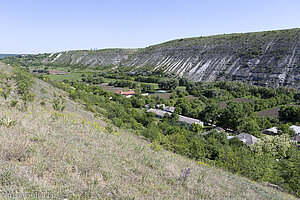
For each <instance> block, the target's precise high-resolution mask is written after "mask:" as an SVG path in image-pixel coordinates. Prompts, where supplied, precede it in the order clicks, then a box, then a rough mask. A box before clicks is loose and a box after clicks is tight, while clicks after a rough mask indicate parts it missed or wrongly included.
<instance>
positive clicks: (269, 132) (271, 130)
mask: <svg viewBox="0 0 300 200" xmlns="http://www.w3.org/2000/svg"><path fill="white" fill-rule="evenodd" d="M262 133H264V134H266V135H277V134H278V129H277V127H272V128H269V129H265V130H263V131H262Z"/></svg>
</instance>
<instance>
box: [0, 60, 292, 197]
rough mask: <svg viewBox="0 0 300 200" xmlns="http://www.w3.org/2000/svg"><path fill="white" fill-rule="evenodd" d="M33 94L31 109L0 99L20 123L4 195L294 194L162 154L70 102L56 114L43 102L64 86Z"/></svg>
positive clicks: (3, 136)
mask: <svg viewBox="0 0 300 200" xmlns="http://www.w3.org/2000/svg"><path fill="white" fill-rule="evenodd" d="M0 67H1V64H0ZM2 67H3V66H2ZM41 88H44V89H46V90H47V93H42V92H41V91H40V89H41ZM35 91H36V92H37V97H36V100H35V102H34V103H33V106H31V107H30V108H29V110H28V111H27V112H21V111H19V110H18V109H16V108H8V107H7V106H4V103H5V102H4V101H3V99H1V106H0V110H1V112H0V118H2V117H4V116H6V117H11V118H12V119H14V120H16V124H15V125H13V126H11V127H5V126H0V166H1V167H0V175H1V182H0V183H1V185H0V187H1V190H2V192H3V191H9V190H15V191H19V192H21V191H23V192H33V191H38V192H42V191H50V192H54V193H57V196H58V197H59V199H62V197H67V198H68V199H79V198H81V199H88V198H91V199H97V198H99V199H104V198H106V199H107V198H108V199H109V198H116V199H120V198H122V199H125V198H127V199H133V198H136V199H293V197H291V196H288V195H287V194H285V193H281V192H278V191H276V190H274V189H272V188H268V187H265V186H262V185H260V184H258V183H254V182H251V181H249V180H248V179H246V178H243V177H239V176H237V175H233V174H231V173H228V172H224V171H222V170H219V169H216V168H214V167H213V166H206V165H203V164H197V163H196V162H195V161H192V160H189V159H187V158H184V157H182V156H179V155H175V154H172V153H170V152H168V151H164V150H162V151H159V152H156V151H154V150H152V149H151V145H150V144H149V143H148V142H146V141H144V140H142V139H141V138H139V137H137V136H136V135H134V134H132V133H130V132H128V131H124V130H117V131H116V133H108V132H107V131H106V129H105V128H104V127H105V126H106V125H105V122H103V121H102V120H101V119H99V118H94V117H93V115H92V114H91V113H88V112H86V111H84V110H82V108H81V107H80V105H78V104H76V103H74V102H72V101H70V100H67V103H66V104H67V106H68V107H67V110H66V111H65V112H64V113H61V114H60V113H57V114H55V112H54V111H53V109H52V108H51V105H49V103H48V104H47V105H48V106H46V107H45V108H43V107H40V106H38V103H39V102H40V101H41V99H43V100H45V101H47V102H51V96H52V95H51V94H52V92H53V91H56V92H61V91H59V90H58V89H56V88H53V87H52V86H49V85H48V84H46V83H44V82H42V81H39V80H37V82H36V85H35ZM61 93H62V94H63V92H61ZM83 119H84V120H83ZM188 167H190V168H191V175H190V177H189V178H188V181H187V184H186V185H182V181H181V177H182V172H181V170H183V169H186V168H188Z"/></svg>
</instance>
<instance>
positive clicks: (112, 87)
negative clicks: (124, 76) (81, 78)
mask: <svg viewBox="0 0 300 200" xmlns="http://www.w3.org/2000/svg"><path fill="white" fill-rule="evenodd" d="M97 86H100V87H101V88H102V89H103V90H106V91H110V92H115V91H118V90H122V91H126V90H130V88H128V87H114V86H109V85H108V83H102V84H99V85H97Z"/></svg>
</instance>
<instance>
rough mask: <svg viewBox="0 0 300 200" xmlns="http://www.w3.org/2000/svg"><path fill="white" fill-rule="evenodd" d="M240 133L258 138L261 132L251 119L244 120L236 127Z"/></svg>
mask: <svg viewBox="0 0 300 200" xmlns="http://www.w3.org/2000/svg"><path fill="white" fill-rule="evenodd" d="M238 129H240V130H241V131H242V132H245V133H248V134H251V135H254V136H255V137H260V136H261V132H260V128H259V126H258V124H257V123H256V121H255V120H253V119H250V118H248V119H246V120H245V121H244V122H243V123H242V124H241V125H240V126H238Z"/></svg>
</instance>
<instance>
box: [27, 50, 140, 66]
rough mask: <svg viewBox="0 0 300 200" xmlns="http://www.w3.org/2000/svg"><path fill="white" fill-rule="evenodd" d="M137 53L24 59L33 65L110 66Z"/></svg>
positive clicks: (65, 54)
mask: <svg viewBox="0 0 300 200" xmlns="http://www.w3.org/2000/svg"><path fill="white" fill-rule="evenodd" d="M134 52H136V50H135V49H103V50H78V51H64V52H59V53H51V54H50V53H47V54H39V55H31V56H27V57H24V58H22V59H23V60H24V61H25V62H26V63H31V64H54V65H64V66H65V65H84V66H90V67H94V66H108V65H118V64H119V63H120V62H121V61H124V60H126V59H128V57H129V56H130V55H131V54H133V53H134Z"/></svg>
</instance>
